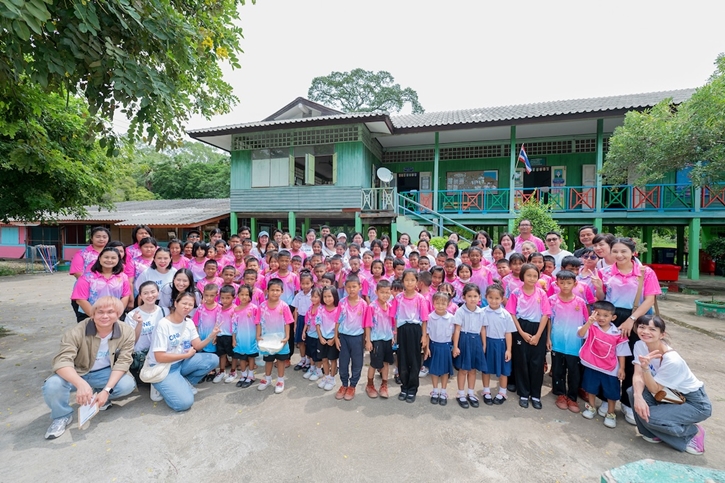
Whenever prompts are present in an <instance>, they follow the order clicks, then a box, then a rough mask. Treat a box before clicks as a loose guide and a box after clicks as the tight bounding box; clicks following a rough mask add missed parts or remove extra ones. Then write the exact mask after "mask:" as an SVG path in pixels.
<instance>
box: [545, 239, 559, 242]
mask: <svg viewBox="0 0 725 483" xmlns="http://www.w3.org/2000/svg"><path fill="white" fill-rule="evenodd" d="M546 241H547V242H555V241H559V239H558V238H547V239H546Z"/></svg>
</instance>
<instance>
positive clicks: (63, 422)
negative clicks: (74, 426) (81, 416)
mask: <svg viewBox="0 0 725 483" xmlns="http://www.w3.org/2000/svg"><path fill="white" fill-rule="evenodd" d="M71 421H73V414H69V415H68V416H66V417H64V418H58V419H54V420H53V422H52V423H51V424H50V427H49V428H48V430H47V431H46V432H45V439H55V438H57V437H59V436H60V435H62V434H63V433H65V428H66V427H67V426H68V425H69V424H70V423H71Z"/></svg>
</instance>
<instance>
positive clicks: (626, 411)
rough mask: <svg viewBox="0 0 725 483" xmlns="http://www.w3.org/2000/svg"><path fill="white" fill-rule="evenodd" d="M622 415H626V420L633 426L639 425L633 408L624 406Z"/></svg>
mask: <svg viewBox="0 0 725 483" xmlns="http://www.w3.org/2000/svg"><path fill="white" fill-rule="evenodd" d="M622 413H624V420H625V421H627V422H628V423H629V424H631V425H632V426H636V425H637V421H635V420H634V411H632V408H631V407H629V406H625V405H624V404H622Z"/></svg>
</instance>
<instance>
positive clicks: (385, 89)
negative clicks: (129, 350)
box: [307, 69, 425, 114]
mask: <svg viewBox="0 0 725 483" xmlns="http://www.w3.org/2000/svg"><path fill="white" fill-rule="evenodd" d="M307 97H309V98H310V100H313V101H315V102H319V103H321V104H324V105H326V106H329V107H334V108H339V109H340V110H342V111H344V112H372V111H384V112H389V113H395V112H400V111H401V110H402V109H403V106H404V105H405V104H406V103H410V105H411V106H412V108H413V113H415V114H420V113H423V112H425V110H424V109H423V106H421V105H420V103H419V102H418V93H417V92H415V91H414V90H413V89H411V88H410V87H406V88H405V89H403V88H401V87H400V84H396V83H395V79H394V78H393V76H392V75H391V74H390V73H389V72H386V71H384V70H381V71H379V72H373V71H369V70H363V69H353V70H352V71H350V72H332V73H331V74H330V75H328V76H323V77H315V78H314V79H312V85H310V89H309V90H308V91H307Z"/></svg>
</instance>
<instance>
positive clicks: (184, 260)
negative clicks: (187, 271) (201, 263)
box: [171, 255, 189, 270]
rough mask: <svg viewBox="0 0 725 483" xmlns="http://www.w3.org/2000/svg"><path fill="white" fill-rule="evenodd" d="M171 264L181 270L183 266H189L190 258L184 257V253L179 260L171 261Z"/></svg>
mask: <svg viewBox="0 0 725 483" xmlns="http://www.w3.org/2000/svg"><path fill="white" fill-rule="evenodd" d="M171 266H172V267H174V268H175V269H177V270H181V269H182V268H188V267H189V259H188V258H186V257H184V256H183V255H182V256H181V257H180V258H179V261H178V262H174V261H173V260H172V261H171Z"/></svg>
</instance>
